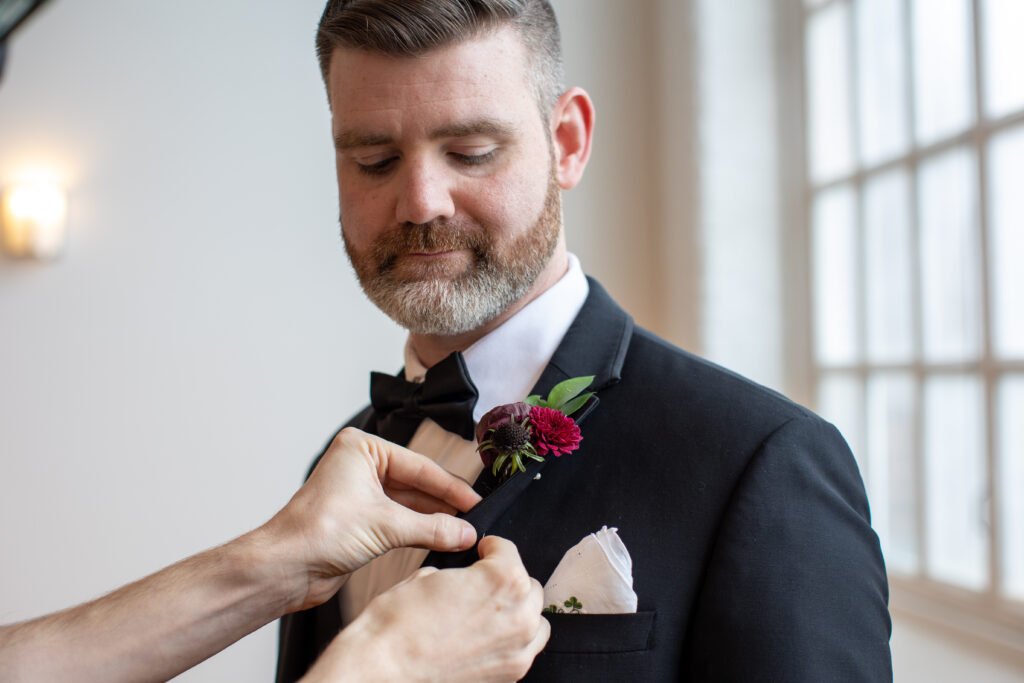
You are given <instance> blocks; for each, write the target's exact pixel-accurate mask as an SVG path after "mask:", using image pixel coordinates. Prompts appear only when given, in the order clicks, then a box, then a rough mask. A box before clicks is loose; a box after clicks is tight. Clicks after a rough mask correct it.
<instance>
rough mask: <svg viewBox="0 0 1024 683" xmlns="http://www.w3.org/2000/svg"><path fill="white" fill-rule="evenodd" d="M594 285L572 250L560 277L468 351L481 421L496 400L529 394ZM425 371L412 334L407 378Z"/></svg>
mask: <svg viewBox="0 0 1024 683" xmlns="http://www.w3.org/2000/svg"><path fill="white" fill-rule="evenodd" d="M589 290H590V287H589V285H588V284H587V278H586V276H585V275H584V274H583V269H582V268H581V267H580V262H579V259H577V258H576V256H575V255H573V254H569V270H568V271H567V272H566V273H565V275H563V276H562V278H561V279H560V280H559V281H558V282H556V283H555V284H554V285H552V286H551V287H549V288H548V289H547V290H546V291H544V292H543V293H542V294H541V295H540V296H538V297H537V298H536V299H534V300H533V301H531V302H530V303H528V304H527V305H526V306H524V307H523V308H522V309H521V310H520V311H519V312H518V313H516V314H515V315H514V316H512V317H511V318H509V319H508V320H506V321H505V322H504V323H502V324H501V326H499V327H497V328H495V329H494V330H492V331H491V332H489V333H488V334H486V335H485V336H483V337H481V338H480V339H478V340H477V341H476V342H475V343H474V344H473V345H472V346H470V347H469V348H467V349H466V350H465V351H463V353H462V355H463V358H464V359H465V361H466V368H467V369H468V370H469V376H470V377H471V378H472V379H473V384H475V385H476V388H477V391H478V392H479V398H478V399H477V402H476V408H474V409H473V419H474V420H475V421H477V422H479V421H480V418H481V417H483V415H484V413H486V412H487V411H488V410H490V409H491V408H494V407H495V406H499V405H503V404H506V403H515V402H516V401H522V400H523V399H524V398H526V396H527V394H529V392H530V390H531V389H533V387H534V385H535V384H536V383H537V380H538V379H540V376H541V373H543V372H544V368H545V367H546V366H547V364H548V361H550V360H551V357H552V356H553V355H554V353H555V349H557V348H558V345H559V344H560V343H561V341H562V338H563V337H564V336H565V333H566V332H567V331H568V330H569V326H570V325H572V321H573V320H574V319H575V318H576V315H577V314H578V313H579V312H580V309H581V308H583V303H584V302H585V301H586V299H587V294H588V292H589ZM424 374H426V368H425V367H424V366H423V363H421V362H420V359H419V358H417V356H416V353H415V351H413V349H412V345H411V344H410V343H409V340H408V339H407V340H406V343H405V376H406V379H407V380H409V381H417V379H419V378H422V377H423V375H424Z"/></svg>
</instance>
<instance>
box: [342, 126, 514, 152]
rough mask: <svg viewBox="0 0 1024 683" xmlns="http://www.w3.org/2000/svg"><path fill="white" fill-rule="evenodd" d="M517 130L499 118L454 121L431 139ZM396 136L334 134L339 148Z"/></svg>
mask: <svg viewBox="0 0 1024 683" xmlns="http://www.w3.org/2000/svg"><path fill="white" fill-rule="evenodd" d="M516 132H517V129H516V127H515V126H513V125H512V124H510V123H506V122H504V121H499V120H497V119H478V120H476V121H467V122H465V123H453V124H449V125H446V126H441V127H440V128H435V129H434V130H432V131H430V135H429V138H430V139H431V140H441V139H444V138H467V137H470V136H473V135H488V136H491V137H497V138H509V137H513V136H514V135H515V134H516ZM393 142H394V138H392V137H391V136H390V135H387V134H385V133H367V132H362V131H356V130H343V131H341V132H340V133H338V134H337V135H335V136H334V146H335V148H336V149H338V150H342V151H343V150H347V149H354V148H357V147H376V146H378V145H390V144H392V143H393Z"/></svg>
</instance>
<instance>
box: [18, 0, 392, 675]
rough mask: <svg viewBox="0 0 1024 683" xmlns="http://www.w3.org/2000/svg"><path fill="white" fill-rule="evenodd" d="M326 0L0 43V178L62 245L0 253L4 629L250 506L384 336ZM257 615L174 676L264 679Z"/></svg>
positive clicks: (144, 7) (112, 3) (235, 519)
mask: <svg viewBox="0 0 1024 683" xmlns="http://www.w3.org/2000/svg"><path fill="white" fill-rule="evenodd" d="M321 8H322V1H321V0H303V1H301V2H300V1H297V0H289V2H287V3H283V2H277V1H276V0H263V1H252V0H217V2H203V1H200V0H189V1H182V0H179V1H177V2H152V1H149V2H138V1H137V0H79V1H77V2H68V1H64V0H54V1H53V2H51V3H50V4H49V5H48V6H47V7H46V9H45V10H44V11H42V12H41V13H40V14H39V15H37V16H35V17H34V18H33V20H32V21H31V22H30V23H29V24H27V25H26V27H25V31H24V33H22V34H19V35H17V36H16V37H15V39H14V41H13V43H12V44H11V45H10V46H9V49H10V52H9V61H8V64H7V73H6V78H5V80H4V82H3V83H2V84H0V185H2V184H4V183H5V182H6V181H9V180H11V179H12V178H14V177H16V176H19V175H21V174H22V173H23V172H24V171H25V170H27V169H28V170H30V169H32V168H34V167H38V166H43V167H47V168H50V169H52V170H53V171H54V172H55V173H56V174H57V175H59V176H61V177H62V179H63V181H64V182H66V183H67V186H68V188H69V191H70V202H71V204H70V230H71V241H70V245H69V249H68V251H67V254H66V256H65V258H64V259H63V260H62V261H60V262H58V263H55V264H52V265H39V264H34V263H21V262H13V261H0V327H2V330H3V334H2V336H0V463H2V465H0V472H2V474H0V518H2V519H3V524H2V526H0V548H3V551H2V555H3V558H4V559H3V562H2V563H0V622H8V621H12V620H16V619H21V618H24V617H29V616H32V615H35V614H38V613H41V612H46V611H49V610H53V609H56V608H59V607H63V606H67V605H69V604H71V603H75V602H78V601H82V600H84V599H87V598H91V597H94V596H97V595H99V594H101V593H103V592H105V591H106V590H109V589H111V588H113V587H115V586H117V585H118V584H121V583H124V582H127V581H129V580H131V579H134V578H138V577H140V576H142V575H143V574H145V573H147V572H150V571H153V570H155V569H157V568H159V567H161V566H162V565H165V564H168V563H170V562H172V561H174V560H177V559H180V558H182V557H184V556H186V555H188V554H191V553H194V552H196V551H198V550H201V549H203V548H205V547H208V546H211V545H214V544H217V543H220V542H222V541H225V540H227V539H229V538H231V537H232V536H234V535H237V534H238V533H240V532H243V531H245V530H247V529H248V528H251V527H253V526H255V525H257V524H259V523H260V522H261V521H263V520H264V519H265V518H267V517H269V516H270V515H271V514H272V513H273V512H275V511H276V510H277V509H278V508H279V507H280V506H281V505H283V503H284V502H285V501H286V500H287V498H288V497H289V495H290V494H291V492H292V491H293V490H294V488H295V487H296V486H297V484H298V483H299V482H301V480H302V476H303V473H304V471H305V468H306V467H307V466H308V463H309V461H310V459H311V457H312V456H313V455H314V454H315V453H316V452H317V451H318V449H319V448H320V446H321V444H322V442H323V441H324V440H325V439H326V438H327V436H328V435H329V434H330V433H331V431H332V430H333V429H334V427H335V426H336V425H337V424H339V423H340V422H341V421H342V420H344V419H345V418H346V417H347V416H348V415H349V414H351V413H352V412H354V410H355V409H356V408H358V406H359V405H360V404H361V403H362V402H363V401H364V397H365V394H366V387H367V378H366V371H367V369H369V368H372V367H377V368H381V369H394V368H397V367H398V366H399V365H400V359H399V357H398V354H399V352H400V348H401V336H400V334H399V333H398V330H397V329H396V328H394V327H393V326H392V325H391V323H390V322H388V321H387V320H386V319H385V318H384V317H383V316H381V315H379V314H377V313H376V312H375V311H374V310H373V309H372V308H371V307H370V306H369V305H368V304H366V303H364V301H363V298H362V296H361V294H360V292H359V290H358V287H357V285H356V284H355V282H354V279H353V277H352V276H351V274H350V271H349V267H348V265H347V262H346V259H345V256H344V252H343V249H342V248H341V246H340V240H339V238H338V229H337V219H336V216H337V209H336V200H335V189H334V184H333V173H334V171H333V152H332V149H331V144H330V136H329V128H328V113H327V109H326V104H325V97H324V94H323V90H322V86H321V84H320V81H319V74H318V72H317V67H316V63H315V59H314V57H313V53H312V37H313V32H314V27H315V25H316V21H317V19H318V18H319V12H320V10H321ZM274 637H275V632H274V630H273V628H271V629H264V630H263V631H261V632H259V633H258V634H256V635H255V636H253V637H251V638H250V639H248V640H247V641H244V642H243V643H241V644H240V645H239V646H237V647H235V648H233V649H232V650H230V651H228V652H227V653H225V654H224V655H222V656H220V657H218V658H215V659H214V660H212V661H211V662H209V663H207V664H206V665H204V667H201V668H200V669H199V670H198V671H196V672H195V673H193V674H190V675H189V676H188V677H187V678H186V679H187V680H195V681H200V680H208V681H224V680H271V678H272V669H273V663H274V660H275V651H276V643H275V642H274Z"/></svg>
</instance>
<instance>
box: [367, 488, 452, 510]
mask: <svg viewBox="0 0 1024 683" xmlns="http://www.w3.org/2000/svg"><path fill="white" fill-rule="evenodd" d="M384 493H386V494H387V495H388V498H390V499H391V500H393V501H395V502H396V503H398V504H400V505H404V506H405V507H407V508H409V509H410V510H414V511H416V512H421V513H423V514H425V515H430V514H433V513H435V512H444V513H446V514H449V515H454V514H455V513H457V512H458V510H456V509H455V508H453V507H452V506H451V505H449V504H448V503H446V502H444V501H443V500H438V499H437V498H434V497H433V496H431V495H428V494H426V493H423V492H422V491H417V490H415V489H391V488H385V489H384Z"/></svg>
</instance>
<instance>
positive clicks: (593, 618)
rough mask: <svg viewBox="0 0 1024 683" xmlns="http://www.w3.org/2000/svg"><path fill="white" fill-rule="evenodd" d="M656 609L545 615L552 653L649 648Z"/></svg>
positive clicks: (632, 650) (608, 652) (598, 652)
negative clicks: (623, 612)
mask: <svg viewBox="0 0 1024 683" xmlns="http://www.w3.org/2000/svg"><path fill="white" fill-rule="evenodd" d="M654 614H655V613H654V611H653V610H652V611H650V612H636V613H635V614H545V615H544V617H545V618H546V619H547V620H548V621H549V622H551V637H550V638H549V639H548V644H547V646H545V648H544V652H545V653H550V654H611V653H617V652H640V651H643V650H647V649H650V647H651V634H652V632H653V631H654Z"/></svg>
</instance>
